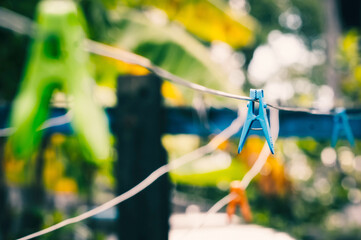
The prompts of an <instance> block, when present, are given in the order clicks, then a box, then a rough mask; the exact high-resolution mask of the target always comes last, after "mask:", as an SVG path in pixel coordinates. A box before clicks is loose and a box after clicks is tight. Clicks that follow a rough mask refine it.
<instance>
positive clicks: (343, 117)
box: [331, 108, 355, 147]
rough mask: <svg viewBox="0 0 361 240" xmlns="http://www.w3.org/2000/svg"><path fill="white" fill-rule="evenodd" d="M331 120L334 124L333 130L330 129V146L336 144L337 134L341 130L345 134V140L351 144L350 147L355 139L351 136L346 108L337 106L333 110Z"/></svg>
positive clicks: (353, 144)
mask: <svg viewBox="0 0 361 240" xmlns="http://www.w3.org/2000/svg"><path fill="white" fill-rule="evenodd" d="M333 122H334V125H333V131H332V140H331V146H332V147H335V146H336V143H337V139H338V135H339V133H340V131H341V130H343V132H344V134H345V135H346V137H347V140H348V141H349V142H350V144H351V146H352V147H353V146H355V139H354V137H353V134H352V130H351V127H350V123H349V122H348V117H347V114H346V110H345V109H344V108H337V109H336V110H335V115H334V117H333Z"/></svg>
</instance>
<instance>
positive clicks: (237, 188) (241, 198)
mask: <svg viewBox="0 0 361 240" xmlns="http://www.w3.org/2000/svg"><path fill="white" fill-rule="evenodd" d="M230 192H231V198H232V200H231V201H230V202H229V204H228V206H227V215H228V218H229V221H231V220H232V216H233V214H234V213H235V212H236V207H237V205H239V208H240V210H241V213H242V215H243V218H244V220H245V221H246V222H251V221H252V212H251V208H250V207H249V204H248V200H247V195H246V191H245V190H244V189H243V187H242V185H241V182H240V181H233V182H232V183H231V189H230Z"/></svg>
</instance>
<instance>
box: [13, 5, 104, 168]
mask: <svg viewBox="0 0 361 240" xmlns="http://www.w3.org/2000/svg"><path fill="white" fill-rule="evenodd" d="M81 22H82V18H81V16H80V15H79V12H78V10H77V7H76V5H75V4H74V3H73V2H72V1H61V0H53V1H43V2H41V3H40V4H39V5H38V9H37V32H36V34H35V37H34V41H33V43H32V45H31V47H30V51H29V59H28V62H27V69H26V72H25V75H24V80H23V82H22V85H21V88H20V91H19V93H18V96H17V98H16V99H15V102H14V105H13V108H12V113H11V125H12V126H13V127H14V128H15V129H16V131H15V133H14V134H13V135H12V136H11V137H10V139H9V141H10V144H11V146H12V149H13V152H14V155H15V156H16V157H20V158H27V157H29V156H31V154H32V152H33V151H34V150H35V148H36V147H37V146H38V144H39V142H40V140H41V137H42V133H41V131H38V129H39V127H40V126H41V125H42V124H43V122H44V121H45V120H46V118H47V117H48V112H49V101H50V98H51V96H52V93H53V91H54V90H55V89H60V90H62V91H64V92H65V93H66V94H67V95H68V96H71V103H70V104H71V105H70V109H71V111H72V126H73V128H74V131H75V133H76V134H77V136H78V137H79V140H80V142H81V144H82V146H83V149H84V150H86V152H87V153H88V154H89V155H90V157H91V158H92V159H93V160H96V161H99V160H103V159H106V158H108V156H109V153H110V143H109V141H110V139H109V129H108V122H107V119H106V115H105V113H104V111H102V109H101V108H100V107H98V106H96V104H95V102H94V100H93V95H92V90H91V87H92V86H91V85H92V81H91V78H90V76H89V74H88V71H87V64H88V59H89V56H88V53H87V52H85V51H84V47H83V43H84V40H85V33H84V31H83V28H82V26H81Z"/></svg>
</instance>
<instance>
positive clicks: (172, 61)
mask: <svg viewBox="0 0 361 240" xmlns="http://www.w3.org/2000/svg"><path fill="white" fill-rule="evenodd" d="M37 2H38V1H35V0H27V1H21V3H19V2H17V1H10V0H7V1H5V0H2V1H0V6H2V7H5V8H8V9H11V10H14V11H15V12H18V13H20V14H23V15H25V16H28V17H30V18H33V17H34V9H35V6H36V3H37ZM204 2H207V1H200V0H199V1H122V2H119V1H115V0H102V1H101V0H81V1H79V4H80V5H81V6H82V9H83V12H84V15H85V17H86V21H87V25H88V33H89V37H90V38H91V39H94V40H97V41H101V42H105V43H110V44H114V45H117V46H120V47H123V48H127V49H128V50H131V51H134V52H136V53H138V54H141V55H144V56H146V57H148V58H150V59H151V60H152V61H153V62H154V63H156V64H157V65H160V66H162V67H164V68H166V69H168V70H170V71H172V72H173V73H176V74H178V75H180V76H183V77H185V78H188V79H191V80H193V81H195V82H199V83H202V84H204V85H207V86H210V87H214V88H217V89H221V88H222V87H224V86H223V84H222V83H223V82H224V81H225V79H222V74H219V73H221V72H222V70H220V69H218V68H217V67H214V65H213V63H212V62H211V61H209V58H207V57H204V54H203V53H204V52H206V51H207V50H208V49H207V48H208V47H209V46H210V45H211V44H212V43H211V41H213V40H215V39H217V38H216V37H214V36H213V35H211V34H210V35H207V34H206V32H207V31H208V32H211V29H205V31H203V30H204V29H202V31H200V32H199V33H198V32H197V30H196V27H197V26H192V23H194V25H196V24H195V23H196V21H195V20H194V22H191V24H189V23H182V21H181V20H182V18H183V17H182V14H179V15H177V11H176V10H177V9H178V8H177V7H179V6H178V5H177V4H180V5H182V4H184V5H188V6H187V7H190V8H192V6H193V5H194V6H195V7H194V9H193V10H197V11H194V12H195V13H202V12H201V11H200V10H199V9H198V8H197V7H199V6H200V5H198V4H204V5H207V6H210V5H209V4H208V2H207V3H204ZM171 3H172V4H173V5H174V6H173V5H172V4H171ZM222 3H224V4H225V5H227V1H223V2H222ZM247 3H248V4H249V9H250V11H249V13H248V15H250V16H251V18H253V19H254V20H255V21H257V24H255V25H257V27H255V29H254V34H255V35H254V36H253V37H252V40H250V38H249V39H248V41H245V42H244V43H242V44H241V43H239V45H237V44H236V43H234V42H232V41H229V42H228V44H230V45H231V46H233V47H235V49H234V50H235V51H238V52H240V53H242V54H244V55H245V65H244V66H243V67H244V68H245V69H247V67H248V64H249V63H250V61H251V59H252V57H253V54H254V51H255V49H256V48H257V47H258V46H259V45H261V44H265V43H266V42H267V38H268V35H269V33H270V32H271V31H272V30H275V29H276V30H279V31H281V32H283V33H292V34H296V35H297V36H299V37H301V38H302V39H303V40H304V42H305V44H306V45H307V46H308V47H309V48H314V47H315V46H314V40H317V39H320V38H321V39H322V35H323V33H324V21H323V19H324V17H323V12H324V9H323V8H324V7H323V5H322V2H321V1H314V0H288V1H281V0H248V1H247ZM224 4H223V5H224ZM223 5H222V6H223ZM154 7H157V8H159V9H161V10H162V11H164V13H165V14H166V18H165V19H166V22H167V24H165V25H156V24H154V23H151V21H150V20H149V19H147V14H149V11H153V10H154ZM209 9H211V10H210V11H214V12H215V13H216V14H217V20H219V21H220V22H221V23H220V25H221V26H219V28H218V29H220V30H219V31H220V32H222V31H221V29H222V23H223V24H224V23H229V22H230V18H228V17H227V18H226V19H227V20H225V21H224V22H223V21H222V20H221V19H223V17H224V16H225V15H227V14H226V12H227V11H228V10H227V9H226V8H221V9H222V11H223V13H219V11H218V10H215V9H214V8H213V7H212V6H210V7H209ZM222 11H221V12H222ZM287 11H289V12H291V13H295V14H296V15H299V16H300V18H301V20H302V25H301V26H300V27H299V28H295V29H292V28H288V27H285V26H284V25H282V24H280V16H281V15H282V14H283V13H285V12H287ZM193 17H194V16H193ZM193 19H197V18H196V17H194V18H193ZM205 19H207V18H205ZM236 20H237V18H236ZM168 21H170V24H168V23H169V22H168ZM174 21H175V22H174ZM231 22H232V21H231ZM182 24H183V26H184V28H185V29H186V30H187V31H184V30H182V29H181V28H182V27H179V25H182ZM236 26H238V27H240V28H242V29H243V27H244V26H243V27H241V26H240V25H238V24H236ZM245 29H246V30H247V28H245ZM246 30H245V33H247V34H248V32H247V31H246ZM218 34H219V33H218ZM0 35H1V37H0V45H1V46H6V47H1V48H0V62H1V64H0V71H1V75H0V99H1V100H2V101H8V102H9V101H11V100H12V99H13V98H14V96H15V94H16V91H17V88H18V84H19V81H20V79H21V75H22V69H23V66H24V62H25V55H26V51H27V45H28V43H29V39H28V38H26V37H24V36H21V35H19V34H16V33H11V32H9V31H8V30H4V29H1V28H0ZM175 35H176V36H175ZM218 36H220V35H218ZM224 36H226V35H224ZM224 36H223V38H220V40H224V41H227V39H228V38H227V37H224ZM248 37H249V36H248ZM358 39H359V33H358V32H357V31H350V32H349V33H347V34H344V38H343V39H342V42H341V46H340V56H339V57H340V58H339V61H340V71H341V72H342V73H343V75H342V76H343V89H344V93H345V94H346V95H347V96H344V97H346V98H348V102H349V103H352V104H354V105H356V104H357V103H359V102H360V101H361V96H360V92H361V91H360V82H361V81H360V79H361V77H360V76H361V73H360V72H361V71H360V69H361V68H360V62H359V59H360V56H359V52H360V50H359V46H358ZM246 43H248V44H246ZM240 47H242V48H240ZM92 63H93V66H94V68H95V70H94V76H95V78H96V79H97V80H99V81H101V82H102V83H103V84H106V85H108V86H112V87H115V81H114V78H115V77H116V76H117V75H118V74H119V73H121V72H122V71H125V70H124V69H125V68H128V71H129V66H127V67H124V66H123V65H122V64H121V63H119V62H116V63H115V62H113V61H111V60H109V59H104V58H101V57H98V56H92ZM324 69H325V65H324V64H323V65H320V66H316V67H314V68H313V69H312V70H311V72H309V73H307V74H306V76H304V77H306V78H307V79H308V80H309V81H310V82H312V83H314V84H315V85H320V84H324V83H325V75H324ZM133 72H135V73H144V72H142V71H141V70H139V69H136V70H134V69H133ZM222 81H223V82H222ZM250 87H252V84H251V83H250V82H246V83H245V84H244V85H243V88H244V89H243V90H246V91H247V89H248V88H250ZM185 97H186V98H188V96H185ZM298 100H299V99H297V101H298ZM296 104H297V102H296ZM207 140H208V139H207ZM228 144H229V145H230V146H232V145H234V146H236V145H237V142H236V141H234V140H231V141H230V142H229V143H228ZM347 144H348V143H347V142H346V141H340V142H339V143H338V145H337V148H336V150H335V154H336V159H335V163H334V165H332V166H327V165H325V164H324V163H323V161H321V155H322V153H323V151H324V150H325V149H327V148H328V146H329V142H318V141H316V140H313V139H303V140H299V139H296V140H295V139H284V140H279V141H278V148H279V149H280V151H279V152H280V154H279V156H278V160H279V163H280V166H282V167H283V166H284V167H285V169H288V170H287V171H286V170H285V171H284V176H283V177H285V178H287V179H288V181H284V182H282V181H281V182H282V184H283V185H282V184H281V186H283V187H284V192H283V194H282V193H281V192H280V191H277V190H275V189H272V188H270V184H271V186H272V185H273V184H275V183H276V182H277V181H279V180H278V179H277V178H267V177H264V176H259V177H257V178H256V179H255V181H254V182H252V183H251V184H250V186H249V188H248V189H247V194H248V198H249V201H250V205H251V208H252V211H253V214H254V221H255V223H257V224H260V225H264V226H267V227H273V228H275V229H278V230H280V231H285V232H288V233H290V234H291V235H292V236H294V237H296V238H297V239H305V240H306V239H307V240H310V239H325V240H326V239H327V240H332V239H335V240H336V239H360V238H361V231H360V227H359V226H358V225H352V223H349V222H347V221H348V220H347V219H348V216H347V213H346V209H347V208H349V207H352V206H354V205H356V204H357V201H358V200H357V199H356V198H353V195H352V194H353V193H355V192H357V190H358V191H359V189H360V186H361V178H360V170H357V169H356V168H355V164H356V163H355V162H353V163H352V164H354V166H353V168H350V166H349V165H347V161H346V162H345V161H344V159H347V158H345V153H346V155H347V154H349V155H348V156H350V152H351V153H352V154H353V155H352V154H351V155H352V159H353V161H355V159H356V156H357V157H360V155H361V145H360V142H357V146H356V147H355V148H354V149H350V148H348V147H343V146H347ZM256 145H257V144H256V143H255V144H253V145H252V146H256ZM252 146H250V147H249V148H250V149H251V148H252ZM78 147H79V145H78V142H77V140H76V139H74V138H72V137H70V138H66V139H64V140H62V141H60V142H56V141H55V142H54V141H53V142H51V143H50V145H49V146H47V148H46V151H45V153H44V154H45V156H46V157H45V159H47V158H51V157H53V158H54V159H55V160H54V159H52V161H51V162H52V163H53V164H54V163H55V165H56V166H54V165H48V166H47V165H45V170H44V171H45V173H47V174H48V175H46V174H45V175H44V176H48V179H47V178H44V182H45V186H46V187H47V188H48V190H50V191H55V186H56V185H57V184H55V181H56V182H58V183H59V185H58V187H59V188H58V190H59V189H60V190H61V191H64V190H70V191H75V192H76V194H79V195H80V198H81V199H82V201H83V202H88V203H89V202H92V201H93V196H92V195H93V194H92V190H93V189H94V188H93V187H94V185H93V184H96V179H97V176H99V172H100V173H101V174H100V175H105V176H106V178H107V179H108V182H107V183H106V184H104V183H103V184H104V185H105V186H107V187H108V188H109V187H111V186H112V183H113V182H112V181H113V179H112V170H111V166H102V167H101V168H99V166H94V165H93V164H92V163H90V162H87V161H79V159H85V158H86V156H83V155H82V153H81V152H80V151H78V150H77V148H78ZM230 149H233V150H230ZM289 149H291V150H292V151H291V153H290V150H289ZM222 150H223V151H226V152H235V151H234V147H233V148H232V147H231V148H226V149H222ZM250 152H252V151H250ZM255 152H256V151H255ZM47 154H48V155H47ZM231 157H232V162H231V165H230V167H229V168H227V169H223V170H218V171H213V172H210V173H208V174H207V173H205V174H189V173H187V172H186V170H187V169H186V170H184V169H183V170H184V171H183V172H176V171H175V172H173V173H172V179H173V181H174V182H175V184H176V189H177V190H178V191H180V192H184V193H187V194H188V195H189V196H190V199H197V198H202V197H203V198H206V199H210V200H211V201H212V202H215V201H216V200H218V199H220V198H221V197H223V196H224V195H225V194H227V193H228V192H227V190H224V189H225V188H227V187H225V188H222V187H220V188H219V186H218V187H217V182H219V181H223V180H226V182H227V181H228V182H229V181H231V180H233V179H240V178H241V177H242V176H243V174H244V173H245V171H246V170H247V168H248V167H249V165H247V159H250V158H251V154H250V155H247V156H243V157H241V158H240V157H239V156H235V155H232V156H231ZM45 162H46V160H45ZM299 163H302V164H303V165H302V166H298V167H296V169H302V168H305V169H310V172H309V173H308V175H307V176H308V177H304V176H303V178H302V177H301V179H300V178H297V177H294V176H290V175H289V172H290V170H289V169H292V165H296V166H297V164H299ZM7 164H9V166H11V167H12V168H13V170H14V172H13V175H12V176H7V177H8V180H10V181H13V183H14V184H15V185H16V184H19V185H21V184H24V182H27V181H29V180H28V179H31V178H32V177H31V176H33V175H34V173H32V172H31V171H33V170H34V168H35V166H34V161H32V162H30V163H28V164H32V165H24V163H19V162H13V161H12V160H11V159H8V163H7ZM352 164H351V165H352ZM359 164H360V163H359ZM188 167H189V166H188ZM301 167H302V168H301ZM52 168H54V169H56V170H59V169H62V171H56V173H55V174H58V175H56V178H54V176H52V175H51V174H53V173H52V172H51V169H52ZM186 168H187V167H186ZM189 169H191V167H189ZM15 170H18V171H15ZM47 171H49V172H47ZM190 171H191V170H190ZM59 172H60V173H61V174H60V175H59ZM7 174H9V171H8V173H7ZM185 176H186V178H185ZM64 180H65V181H64ZM69 180H70V181H72V184H74V185H75V186H76V187H73V188H68V189H67V188H62V183H66V184H65V185H66V186H67V187H69V186H71V184H70V183H69ZM267 183H268V184H267ZM356 200H357V201H356ZM358 204H359V203H358ZM50 208H51V207H50ZM51 209H53V208H51ZM76 212H77V209H75V210H74V209H72V211H71V213H70V215H73V214H75V213H76ZM35 215H36V214H35ZM50 215H51V216H50V217H49V216H48V217H49V218H50V220H49V221H48V222H47V223H46V224H44V226H47V225H51V224H52V223H55V222H59V221H60V220H61V219H63V218H65V217H66V216H67V214H65V213H61V212H56V211H53V213H51V214H50ZM33 216H34V215H33ZM36 216H37V215H36ZM39 224H41V223H39ZM72 230H73V229H72V228H69V229H68V230H64V232H62V231H59V232H56V233H55V234H54V235H49V237H48V238H49V239H56V238H58V239H65V237H64V236H69V234H70V233H69V232H72ZM95 235H97V233H95ZM98 235H99V236H100V237H99V239H101V238H102V236H101V233H99V234H98ZM44 239H45V238H44Z"/></svg>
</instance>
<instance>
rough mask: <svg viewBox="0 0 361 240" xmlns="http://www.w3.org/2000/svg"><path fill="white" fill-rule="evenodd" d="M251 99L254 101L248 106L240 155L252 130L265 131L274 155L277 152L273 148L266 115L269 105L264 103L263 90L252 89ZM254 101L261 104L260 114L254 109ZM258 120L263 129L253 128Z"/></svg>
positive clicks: (239, 150)
mask: <svg viewBox="0 0 361 240" xmlns="http://www.w3.org/2000/svg"><path fill="white" fill-rule="evenodd" d="M250 97H251V98H252V101H250V102H249V103H248V105H247V107H248V113H247V119H246V122H245V123H244V125H243V129H242V134H241V139H240V140H239V146H238V153H240V152H241V151H242V148H243V145H244V143H245V141H246V136H247V135H248V133H249V131H250V130H251V129H252V130H263V134H264V136H265V138H266V140H267V143H268V146H269V148H270V150H271V152H272V154H274V152H275V151H274V147H273V142H272V137H271V133H270V127H269V123H268V118H267V113H266V108H267V104H265V103H264V102H263V97H264V95H263V90H262V89H251V90H250ZM254 100H258V102H259V108H258V114H257V113H256V111H255V110H256V109H254ZM256 120H258V122H259V123H260V124H261V129H259V128H251V125H252V123H253V122H254V121H256Z"/></svg>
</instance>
